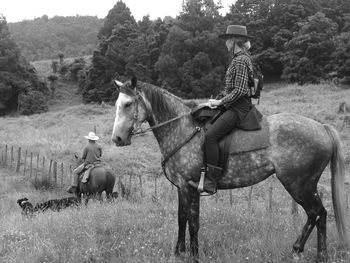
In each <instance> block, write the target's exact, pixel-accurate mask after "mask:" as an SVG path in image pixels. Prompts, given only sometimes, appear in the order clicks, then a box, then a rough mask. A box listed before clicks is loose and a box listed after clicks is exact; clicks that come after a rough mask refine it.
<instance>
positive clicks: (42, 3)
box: [0, 0, 235, 22]
mask: <svg viewBox="0 0 350 263" xmlns="http://www.w3.org/2000/svg"><path fill="white" fill-rule="evenodd" d="M182 1H183V0H123V2H124V3H125V4H126V5H127V7H129V8H130V11H131V14H132V15H133V16H134V18H135V19H136V20H141V19H142V17H143V16H145V15H150V18H151V19H156V18H158V17H160V18H164V17H165V16H172V17H175V16H176V15H178V14H179V13H180V11H181V5H182ZM215 1H216V2H217V0H215ZM1 2H2V3H1V4H0V14H3V15H4V16H5V17H6V20H7V22H18V21H22V20H28V19H34V18H36V17H41V16H43V15H48V17H49V18H51V17H53V16H55V15H58V16H75V15H91V16H97V17H99V18H104V17H106V16H107V14H108V11H109V10H110V9H112V8H113V6H114V5H115V4H116V3H117V2H118V0H100V1H91V0H1ZM233 2H235V0H221V3H222V5H223V7H224V8H223V9H222V10H221V12H222V13H226V12H227V11H228V9H229V8H228V6H229V5H231V4H232V3H233Z"/></svg>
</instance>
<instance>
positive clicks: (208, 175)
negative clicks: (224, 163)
mask: <svg viewBox="0 0 350 263" xmlns="http://www.w3.org/2000/svg"><path fill="white" fill-rule="evenodd" d="M221 177H222V168H221V167H219V166H214V165H211V164H208V165H207V168H206V169H205V175H204V180H203V177H202V176H201V180H200V181H199V182H193V181H192V180H191V181H189V182H188V184H189V185H191V186H193V187H194V188H197V190H198V192H200V193H202V192H207V193H208V194H215V193H216V190H217V184H218V181H219V180H220V179H221Z"/></svg>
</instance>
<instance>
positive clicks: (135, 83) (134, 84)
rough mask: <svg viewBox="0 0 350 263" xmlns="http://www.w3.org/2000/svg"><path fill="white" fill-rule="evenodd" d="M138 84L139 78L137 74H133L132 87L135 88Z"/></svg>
mask: <svg viewBox="0 0 350 263" xmlns="http://www.w3.org/2000/svg"><path fill="white" fill-rule="evenodd" d="M136 85H137V78H136V77H135V76H132V78H131V87H132V88H133V89H134V88H136Z"/></svg>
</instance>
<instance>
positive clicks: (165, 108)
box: [138, 82, 188, 112]
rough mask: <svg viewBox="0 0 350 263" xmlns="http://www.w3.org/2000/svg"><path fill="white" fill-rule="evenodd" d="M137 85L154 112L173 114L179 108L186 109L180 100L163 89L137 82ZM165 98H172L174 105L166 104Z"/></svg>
mask: <svg viewBox="0 0 350 263" xmlns="http://www.w3.org/2000/svg"><path fill="white" fill-rule="evenodd" d="M138 85H139V86H140V87H141V90H142V91H143V93H144V94H145V96H146V98H147V100H148V101H149V102H150V103H151V105H152V109H153V110H154V111H156V112H175V111H176V110H177V109H178V107H179V106H180V107H186V108H187V107H188V106H187V105H186V103H185V102H184V101H183V100H182V99H181V98H179V97H177V96H175V95H174V94H172V93H170V92H169V91H167V90H165V89H162V88H160V87H157V86H155V85H152V84H148V83H143V82H139V83H138ZM166 97H170V98H172V100H173V101H175V102H176V103H168V102H167V101H166Z"/></svg>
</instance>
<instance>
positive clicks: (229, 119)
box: [204, 109, 239, 166]
mask: <svg viewBox="0 0 350 263" xmlns="http://www.w3.org/2000/svg"><path fill="white" fill-rule="evenodd" d="M238 121H239V119H238V116H237V113H236V112H235V111H233V110H230V109H228V110H226V111H225V112H224V113H223V114H222V115H221V116H220V117H219V118H218V119H217V120H216V121H215V122H214V124H213V125H212V126H210V127H209V129H208V130H207V132H206V133H205V143H204V148H205V154H206V160H207V164H211V165H214V166H218V165H219V141H220V140H221V139H222V138H223V137H224V136H225V135H227V134H229V133H230V132H231V131H232V130H233V128H234V127H236V126H237V124H238Z"/></svg>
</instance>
